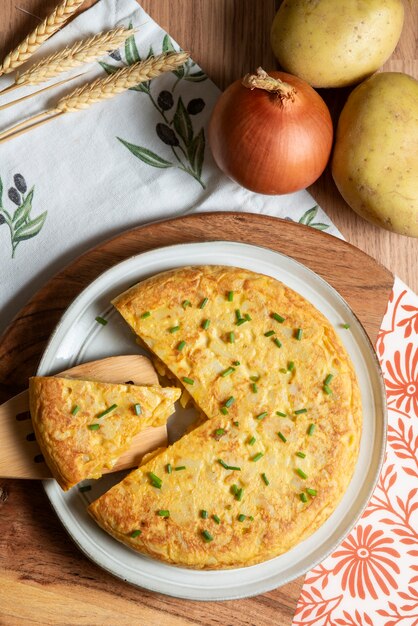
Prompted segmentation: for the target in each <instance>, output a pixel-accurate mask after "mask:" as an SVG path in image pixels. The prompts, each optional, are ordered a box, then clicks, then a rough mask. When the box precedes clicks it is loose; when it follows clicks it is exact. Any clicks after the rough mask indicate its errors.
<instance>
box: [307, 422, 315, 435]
mask: <svg viewBox="0 0 418 626" xmlns="http://www.w3.org/2000/svg"><path fill="white" fill-rule="evenodd" d="M314 430H315V424H310V425H309V428H308V435H310V436H312V435H313V432H314Z"/></svg>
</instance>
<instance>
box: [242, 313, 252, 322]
mask: <svg viewBox="0 0 418 626" xmlns="http://www.w3.org/2000/svg"><path fill="white" fill-rule="evenodd" d="M244 317H245V319H246V320H247V322H251V320H252V319H253V318H252V317H251V315H250V314H249V313H246V314H245V316H244Z"/></svg>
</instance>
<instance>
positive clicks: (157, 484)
mask: <svg viewBox="0 0 418 626" xmlns="http://www.w3.org/2000/svg"><path fill="white" fill-rule="evenodd" d="M148 478H149V479H150V481H151V485H152V486H153V487H157V489H161V485H162V484H163V481H162V480H161V478H159V477H158V476H156V475H155V474H153V473H152V472H148Z"/></svg>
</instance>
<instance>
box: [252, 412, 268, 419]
mask: <svg viewBox="0 0 418 626" xmlns="http://www.w3.org/2000/svg"><path fill="white" fill-rule="evenodd" d="M266 415H268V413H267V411H264V413H260V414H259V415H256V417H255V419H256V420H263V419H264V418H265V417H266Z"/></svg>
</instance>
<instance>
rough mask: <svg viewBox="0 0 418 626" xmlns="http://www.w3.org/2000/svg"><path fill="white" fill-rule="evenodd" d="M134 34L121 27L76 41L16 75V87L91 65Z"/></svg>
mask: <svg viewBox="0 0 418 626" xmlns="http://www.w3.org/2000/svg"><path fill="white" fill-rule="evenodd" d="M134 32H135V31H134V30H132V29H129V28H125V27H123V26H121V27H120V28H115V29H114V30H110V31H108V32H103V33H98V34H97V35H94V36H93V37H89V38H88V39H84V40H82V41H76V42H75V43H74V44H73V45H72V46H71V47H67V48H64V50H59V51H58V52H55V53H54V54H51V55H49V56H47V57H45V58H43V59H41V60H40V61H39V62H38V63H36V64H35V65H32V67H30V68H29V69H28V70H26V72H24V73H23V74H21V75H18V76H17V77H16V81H15V82H16V84H17V85H38V84H39V83H43V82H45V81H47V80H49V79H50V78H54V77H55V76H58V75H59V74H61V73H62V72H68V71H70V70H72V69H73V68H74V67H78V66H79V65H83V64H84V63H91V62H92V61H95V60H96V59H99V58H100V57H102V56H103V55H105V54H106V53H107V52H108V51H109V50H115V49H117V48H119V46H120V45H121V44H122V43H123V42H124V41H125V40H126V39H127V38H128V37H129V36H131V35H132V34H133V33H134Z"/></svg>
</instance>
